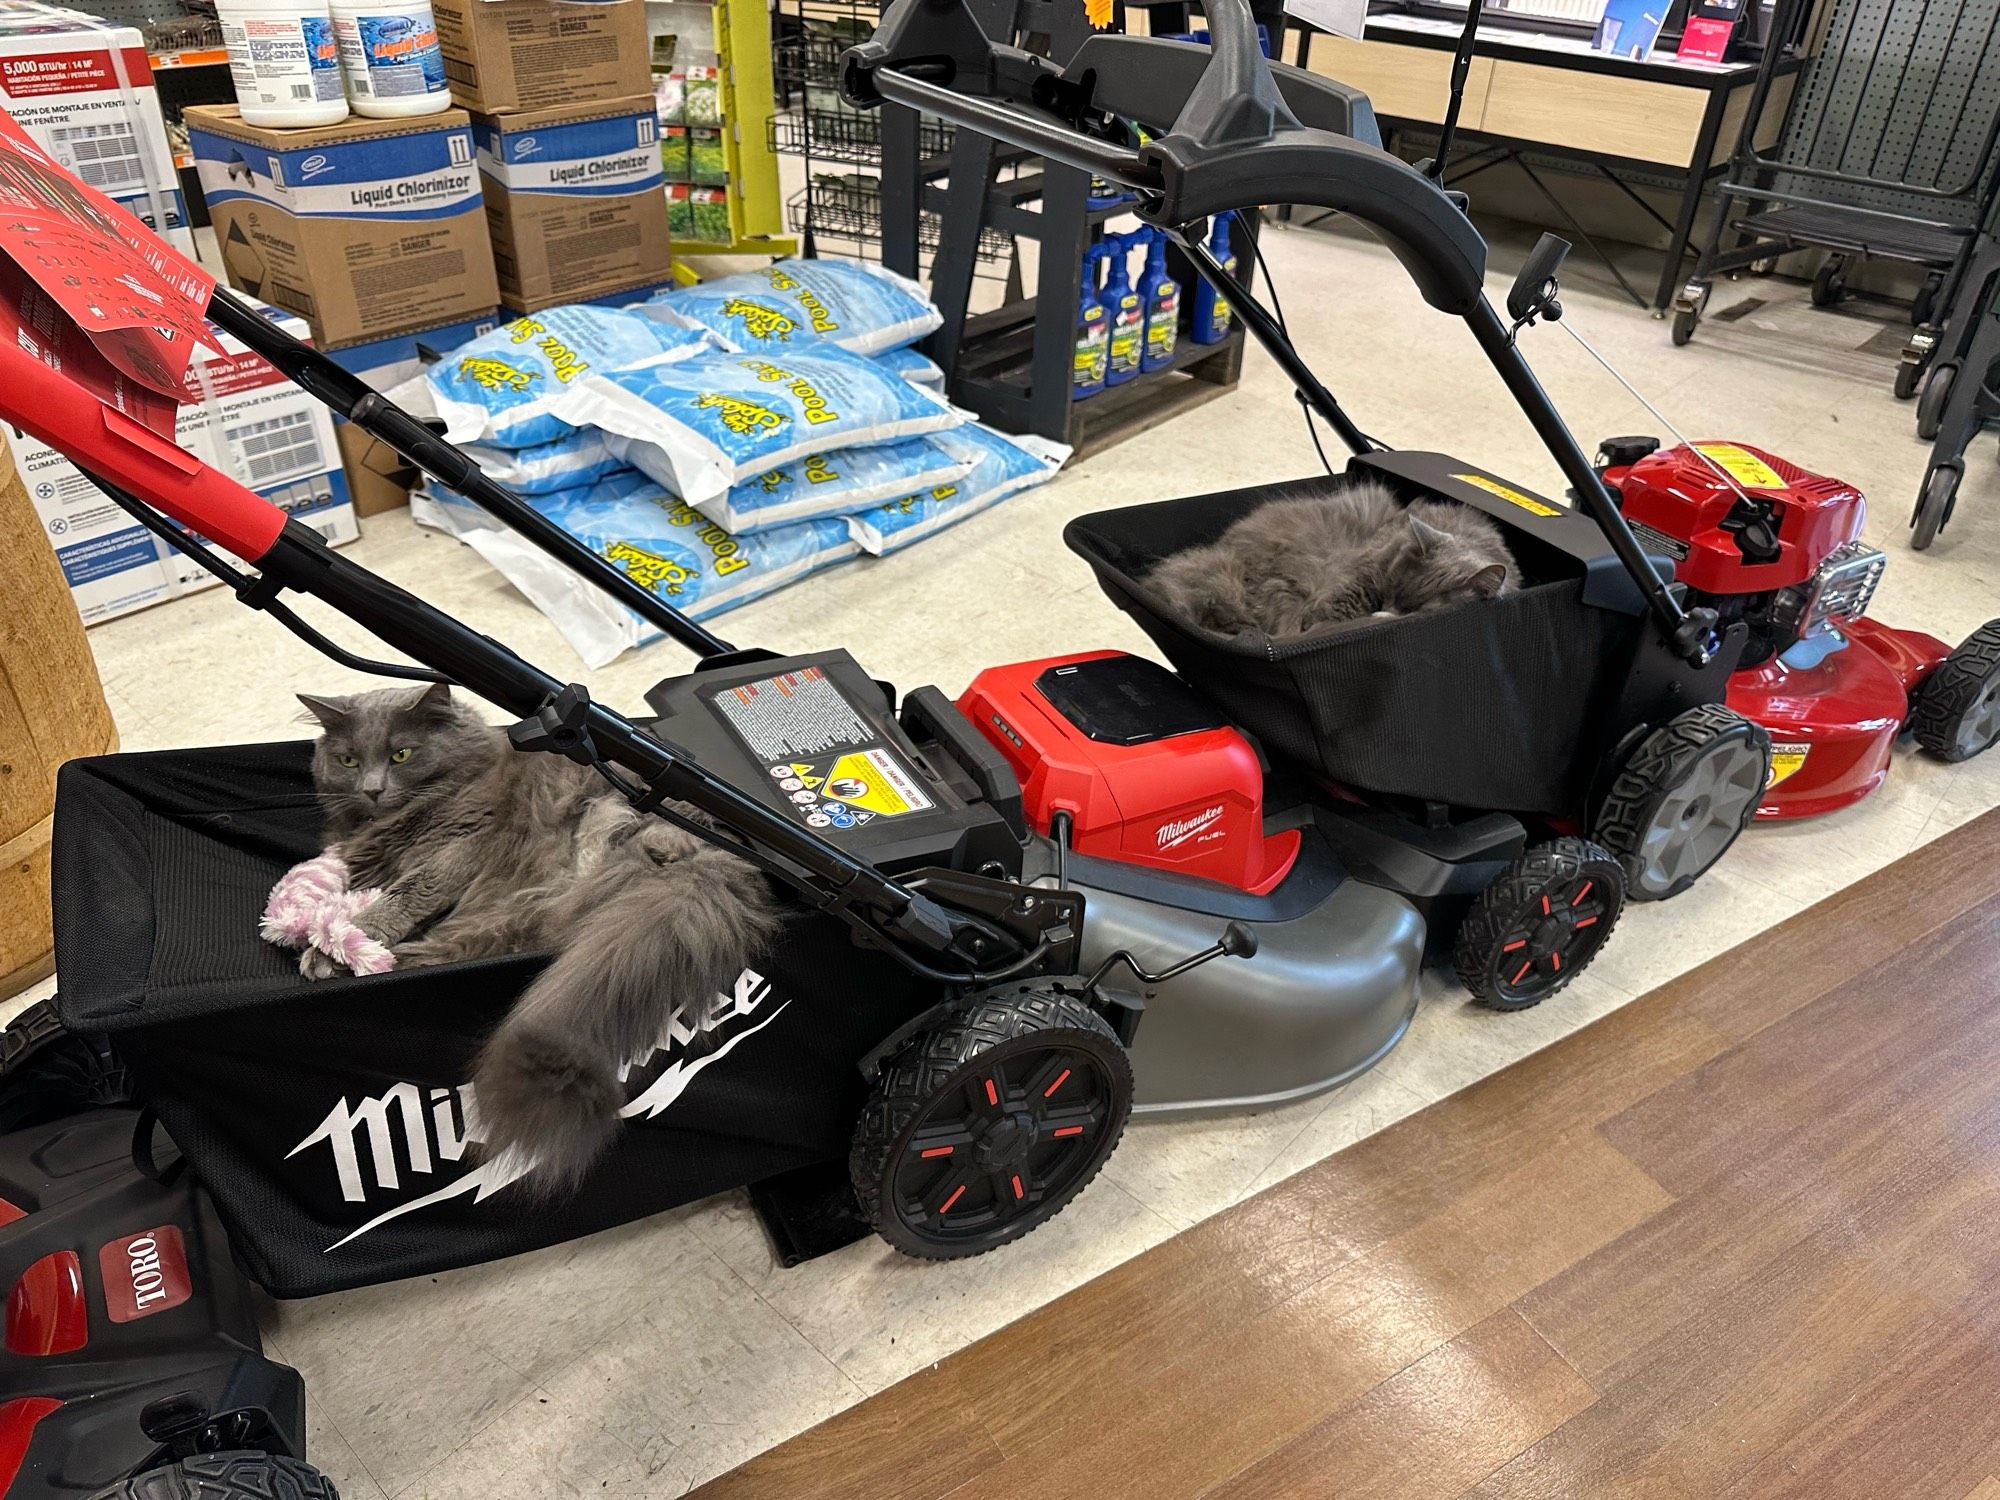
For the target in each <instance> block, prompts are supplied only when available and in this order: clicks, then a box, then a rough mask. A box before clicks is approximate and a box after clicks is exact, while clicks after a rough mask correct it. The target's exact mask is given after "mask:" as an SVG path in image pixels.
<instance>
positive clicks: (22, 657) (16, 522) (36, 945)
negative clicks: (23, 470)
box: [0, 435, 118, 995]
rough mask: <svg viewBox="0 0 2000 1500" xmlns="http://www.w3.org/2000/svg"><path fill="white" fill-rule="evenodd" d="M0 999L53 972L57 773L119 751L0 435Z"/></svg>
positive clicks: (55, 568) (73, 615)
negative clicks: (77, 761) (82, 758)
mask: <svg viewBox="0 0 2000 1500" xmlns="http://www.w3.org/2000/svg"><path fill="white" fill-rule="evenodd" d="M0 473H4V476H5V482H4V483H0V599H4V600H5V604H4V607H0V995H9V994H12V993H14V992H15V991H16V990H19V989H21V988H23V987H25V986H26V985H29V984H32V983H33V982H34V981H35V980H37V979H40V978H42V977H43V976H44V975H46V974H47V973H48V971H49V968H50V966H51V964H52V963H53V961H54V953H53V938H52V935H51V930H50V921H51V918H50V909H49V836H50V831H51V828H52V815H53V813H54V811H55V799H56V768H57V767H58V766H60V765H61V764H62V763H63V762H64V761H66V760H71V759H74V758H75V757H77V756H79V755H103V754H106V753H108V752H109V751H111V750H114V749H116V748H117V744H118V734H117V728H116V726H115V725H114V724H113V723H112V720H111V709H110V706H109V705H108V704H107V703H106V702H105V701H104V687H103V684H102V683H101V682H100V681H99V679H98V676H97V663H96V662H95V661H94V660H93V659H92V657H91V654H90V643H89V642H88V641H87V640H86V639H85V637H84V631H83V621H82V620H81V619H80V618H78V616H77V612H76V604H75V603H74V601H72V600H71V598H70V594H69V585H68V583H67V582H65V580H64V578H63V572H62V566H61V564H59V563H58V562H57V561H56V555H55V551H54V549H53V548H51V547H50V546H49V543H48V538H47V536H46V535H45V534H44V533H43V530H42V523H41V519H40V517H39V516H37V515H36V513H35V507H34V503H33V502H32V501H31V500H30V499H29V498H28V491H27V487H26V486H25V485H24V484H23V483H22V482H21V476H20V475H19V473H18V472H16V470H15V467H14V456H13V454H12V453H11V452H10V451H8V449H7V447H6V443H5V438H4V435H0Z"/></svg>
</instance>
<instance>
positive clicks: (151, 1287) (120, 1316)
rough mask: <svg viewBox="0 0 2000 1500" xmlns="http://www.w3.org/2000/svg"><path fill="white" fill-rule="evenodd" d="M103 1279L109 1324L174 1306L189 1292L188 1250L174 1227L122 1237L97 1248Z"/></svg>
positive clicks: (164, 1227)
mask: <svg viewBox="0 0 2000 1500" xmlns="http://www.w3.org/2000/svg"><path fill="white" fill-rule="evenodd" d="M97 1269H98V1271H99V1273H100V1274H101V1275H102V1276H103V1277H104V1310H105V1311H106V1312H107V1313H109V1314H110V1315H111V1321H112V1322H114V1323H131V1322H134V1321H136V1320H137V1319H139V1318H150V1317H151V1316H152V1315H153V1314H154V1313H162V1312H165V1311H166V1310H167V1309H168V1308H170V1307H179V1306H180V1305H181V1304H182V1303H183V1302H185V1301H187V1299H188V1298H189V1297H191V1296H193V1295H194V1285H193V1283H192V1282H191V1281H190V1280H189V1278H188V1263H187V1249H186V1247H185V1246H184V1245H183V1244H182V1243H181V1232H180V1229H179V1227H178V1226H176V1225H173V1224H162V1225H161V1226H160V1227H159V1228H158V1229H148V1230H144V1231H143V1232H141V1233H139V1234H127V1235H121V1236H119V1238H117V1239H115V1240H113V1241H111V1243H109V1244H108V1245H103V1246H100V1247H99V1248H98V1251H97Z"/></svg>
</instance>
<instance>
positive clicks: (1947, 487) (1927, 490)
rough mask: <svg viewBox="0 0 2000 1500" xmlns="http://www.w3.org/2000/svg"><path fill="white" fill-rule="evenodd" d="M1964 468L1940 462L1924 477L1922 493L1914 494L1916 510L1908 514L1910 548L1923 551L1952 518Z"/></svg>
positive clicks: (1914, 550) (1963, 476) (1913, 550)
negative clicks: (1909, 515) (1915, 495)
mask: <svg viewBox="0 0 2000 1500" xmlns="http://www.w3.org/2000/svg"><path fill="white" fill-rule="evenodd" d="M1964 478H1965V470H1964V469H1962V468H1960V467H1959V466H1958V465H1957V464H1939V465H1938V466H1937V467H1936V468H1935V469H1932V470H1931V472H1930V474H1929V476H1928V477H1927V478H1926V479H1925V480H1924V492H1923V493H1922V494H1921V495H1919V496H1918V497H1917V513H1916V514H1915V515H1913V516H1911V517H1910V550H1911V551H1912V552H1922V551H1925V550H1926V549H1928V548H1929V547H1930V544H1931V543H1932V542H1934V541H1936V540H1937V539H1938V533H1939V532H1940V531H1943V530H1944V523H1945V522H1947V521H1949V520H1950V519H1951V512H1952V507H1953V506H1954V505H1955V504H1957V502H1958V486H1959V482H1960V481H1961V480H1963V479H1964Z"/></svg>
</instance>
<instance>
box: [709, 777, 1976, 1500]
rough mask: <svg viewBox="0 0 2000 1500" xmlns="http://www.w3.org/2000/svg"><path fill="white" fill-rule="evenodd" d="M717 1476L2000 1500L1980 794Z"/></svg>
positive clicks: (828, 1496)
mask: <svg viewBox="0 0 2000 1500" xmlns="http://www.w3.org/2000/svg"><path fill="white" fill-rule="evenodd" d="M1755 836H1756V835H1755V834H1752V835H1751V837H1753V838H1754V837H1755ZM1650 915H1651V913H1649V912H1647V911H1645V910H1644V909H1635V910H1633V911H1632V912H1629V913H1628V915H1627V920H1628V921H1634V922H1643V921H1645V920H1647V919H1648V917H1649V916H1650ZM1553 1003H1556V1004H1560V1003H1561V1002H1560V1000H1558V1001H1556V1002H1553ZM1000 1253H1001V1254H1003V1255H1004V1254H1005V1253H1006V1252H1005V1251H1001V1252H1000ZM699 1494H700V1495H701V1496H702V1497H704V1500H764V1497H786V1500H790V1497H793V1496H800V1497H811V1500H847V1497H852V1500H944V1497H950V1500H1026V1497H1036V1500H1062V1497H1079V1500H1081V1497H1088V1500H1118V1497H1124V1496H1132V1497H1145V1500H1172V1497H1181V1496H1186V1497H1195V1496H1202V1497H1213V1500H1265V1497H1278V1496H1301V1497H1321V1496H1326V1497H1335V1496H1337V1497H1342V1500H1347V1497H1363V1496H1366V1497H1398V1500H1400V1497H1412V1496H1424V1497H1430V1496H1439V1497H1442V1496H1458V1495H1476V1496H1481V1497H1487V1496H1519V1497H1535V1500H1546V1497H1558V1496H1586V1497H1598V1496H1645V1497H1666V1496H1675V1497H1678V1496H1701V1497H1709V1496H1715V1497H1746V1500H1748V1497H1754V1500H1776V1497H1784V1496H1798V1497H1802V1500H1803V1497H1810V1500H1839V1497H1848V1496H1853V1497H1867V1500H1895V1497H1904V1496H1909V1497H1937V1500H2000V813H1990V814H1987V815H1986V816H1984V817H1982V818H1980V819H1979V820H1977V821H1976V822H1974V823H1972V824H1970V825H1968V826H1966V827H1964V828H1961V829H1959V830H1958V831H1956V832H1954V833H1952V834H1949V835H1947V836H1946V837H1944V838H1942V839H1939V840H1937V841H1936V842H1935V843H1932V844H1929V845H1927V846H1926V847H1924V848H1921V849H1919V850H1917V851H1916V852H1915V853H1913V854H1910V855H1908V856H1907V857H1905V858H1904V859H1902V860H1900V861H1899V862H1897V863H1895V864H1893V865H1890V866H1889V867H1887V868H1885V869H1883V870H1881V871H1880V872H1879V873H1877V874H1875V875H1873V876H1871V877H1869V878H1868V879H1866V880H1863V881H1862V882H1860V883H1859V884H1858V885H1854V886H1851V887H1849V888H1848V889H1846V890H1845V891H1842V892H1841V893H1840V894H1838V895H1836V896H1833V897H1832V898H1830V899H1829V900H1827V901H1825V902H1823V903H1821V904H1820V905H1818V906H1815V907H1812V908H1811V909H1809V910H1807V911H1805V912H1803V913H1801V914H1800V915H1798V916H1796V917H1794V918H1792V919H1791V920H1789V921H1787V922H1785V923H1784V924H1783V925H1781V926H1779V927H1776V928H1774V929H1773V930H1771V931H1769V932H1767V933H1765V934H1763V935H1762V936H1760V937H1757V938H1755V939H1753V940H1751V941H1750V942H1749V943H1747V944H1745V945H1744V946H1742V947H1740V948H1737V949H1735V950H1733V951H1732V952H1730V953H1727V954H1724V955H1723V956H1721V957H1719V958H1716V959H1714V960H1712V961H1710V962H1709V963H1707V964H1704V965H1703V966H1701V967H1700V968H1697V969H1695V970H1692V971H1691V972H1689V973H1687V974H1686V975H1684V976H1683V977H1681V978H1680V979H1677V980H1675V981H1673V982H1672V983H1670V984H1668V985H1666V986H1664V987H1663V988H1661V989H1658V990H1656V991H1654V992H1653V993H1652V994H1650V995H1648V996H1646V997H1644V998H1643V999H1641V1000H1638V1001H1635V1002H1634V1003H1632V1004H1631V1005H1629V1006H1627V1007H1625V1008H1624V1009H1622V1010H1619V1011H1616V1012H1614V1013H1613V1014H1611V1015H1609V1016H1607V1017H1606V1018H1604V1019H1603V1020H1600V1021H1598V1022H1597V1023H1596V1024H1594V1025H1592V1026H1589V1027H1587V1028H1585V1029H1584V1030H1582V1031H1580V1032H1577V1033H1576V1034H1575V1035H1573V1036H1570V1037H1569V1038H1567V1039H1566V1040H1564V1041H1562V1042H1559V1043H1558V1044H1556V1045H1555V1046H1552V1047H1550V1048H1548V1049H1547V1050H1545V1051H1543V1052H1540V1053H1537V1054H1535V1055H1534V1056H1532V1057H1529V1058H1527V1059H1525V1060H1523V1061H1521V1062H1519V1063H1517V1064H1515V1065H1513V1066H1512V1067H1509V1068H1507V1069H1506V1070H1505V1071H1503V1072H1500V1073H1497V1074H1494V1075H1493V1076H1491V1077H1489V1078H1486V1079H1485V1080H1483V1081H1481V1082H1479V1083H1476V1084H1474V1085H1473V1086H1472V1087H1470V1088H1467V1089H1465V1090H1463V1091H1462V1092H1460V1093H1458V1094H1455V1095H1453V1096H1452V1097H1450V1098H1448V1099H1446V1100H1444V1101H1442V1102H1440V1103H1438V1104H1435V1105H1433V1106H1431V1107H1430V1108H1428V1109H1426V1110H1424V1111H1422V1112H1421V1113H1419V1114H1416V1115H1413V1116H1411V1117H1410V1118H1408V1119H1406V1120H1404V1121H1402V1122H1400V1123H1398V1124H1396V1125H1393V1126H1391V1127H1390V1128H1389V1129H1387V1130H1385V1131H1383V1132H1382V1133H1380V1134H1378V1135H1375V1136H1372V1137H1370V1138H1369V1139H1367V1140H1364V1141H1362V1142H1361V1143H1360V1144H1358V1145H1356V1146H1353V1147H1351V1148H1349V1149H1348V1150H1346V1151H1343V1152H1341V1153H1339V1154H1338V1155H1335V1156H1332V1157H1329V1158H1328V1159H1326V1160H1325V1161H1322V1162H1321V1163H1319V1164H1318V1165H1317V1166H1314V1167H1311V1168H1309V1169H1308V1170H1306V1171H1304V1172H1301V1173H1299V1174H1298V1175H1297V1176H1295V1177H1292V1178H1289V1179H1287V1180H1286V1181H1284V1182H1282V1183H1280V1184H1278V1185H1277V1186H1275V1187H1273V1188H1271V1189H1269V1190H1267V1191H1265V1192H1263V1193H1262V1194H1260V1195H1258V1196H1257V1197H1255V1198H1252V1199H1249V1200H1247V1201H1245V1202H1243V1203H1241V1204H1239V1205H1238V1206H1236V1207H1234V1208H1232V1209H1229V1210H1226V1211H1225V1212H1223V1213H1221V1214H1218V1215H1217V1216H1215V1217H1214V1218H1212V1219H1209V1220H1207V1221H1206V1222H1204V1223H1201V1224H1199V1225H1197V1226H1196V1227H1195V1228H1193V1229H1191V1230H1189V1231H1187V1232H1185V1233H1183V1234H1181V1235H1179V1236H1177V1237H1175V1238H1173V1239H1171V1240H1169V1241H1167V1242H1165V1243H1164V1244H1161V1245H1160V1246H1158V1247H1157V1248H1155V1249H1153V1250H1151V1251H1149V1252H1147V1253H1145V1254H1143V1255H1141V1256H1139V1257H1138V1258H1136V1259H1134V1260H1132V1261H1129V1262H1127V1263H1126V1264H1124V1265H1122V1266H1120V1267H1118V1268H1117V1269H1116V1270H1114V1271H1111V1272H1110V1273H1108V1274H1106V1275H1105V1276H1102V1277H1100V1278H1099V1279H1098V1280H1096V1281H1093V1282H1090V1283H1089V1284H1087V1285H1085V1286H1083V1287H1081V1288H1079V1289H1078V1290H1076V1291H1075V1292H1072V1293H1070V1294H1069V1295H1068V1296H1065V1297H1062V1298H1060V1299H1059V1300H1057V1301H1055V1302H1053V1303H1051V1304H1049V1305H1047V1306H1045V1307H1043V1308H1041V1309H1040V1310H1039V1311H1037V1312H1034V1313H1032V1314H1031V1315H1029V1316H1027V1317H1025V1318H1023V1319H1021V1320H1020V1321H1018V1322H1016V1323H1014V1324H1012V1325H1010V1326H1008V1327H1006V1328H1004V1329H1002V1330H1001V1331H1000V1332H998V1333H996V1334H994V1335H992V1336H991V1337H989V1338H986V1339H984V1340H982V1341H980V1342H979V1343H977V1344H974V1345H972V1346H971V1347H969V1348H967V1349H965V1350H963V1351H962V1352H960V1353H958V1354H956V1355H954V1356H952V1357H951V1358H949V1359H946V1360H944V1361H943V1362H942V1363H940V1364H938V1365H935V1366H933V1367H931V1368H929V1369H926V1370H924V1371H922V1372H920V1373H919V1374H917V1375H915V1376H913V1377H912V1378H910V1379H907V1380H905V1381H903V1382H902V1383H900V1384H898V1385H896V1386H893V1387H891V1388H890V1389H888V1390H887V1391H884V1392H883V1393H881V1394H880V1395H878V1396H876V1397H874V1398H873V1399H871V1400H869V1401H866V1402H863V1403H862V1404H861V1405H859V1406H856V1407H854V1408H852V1409H850V1410H848V1411H846V1412H844V1413H842V1414H841V1415H839V1416H837V1417H834V1418H833V1419H831V1420H830V1421H828V1422H826V1423H824V1424H822V1425H821V1426H819V1427H816V1428H814V1429H812V1430H811V1431H809V1432H807V1433H804V1434H803V1435H801V1436H800V1437H798V1438H795V1439H793V1440H792V1441H791V1442H788V1443H785V1444H782V1445H781V1446H779V1447H776V1448H774V1449H772V1450H770V1451H768V1452H766V1453H764V1454H762V1455H761V1456H759V1457H758V1458H756V1459H753V1460H752V1461H750V1462H749V1463H747V1464H745V1465H744V1466H743V1467H741V1468H739V1469H737V1470H735V1471H734V1472H732V1473H730V1474H727V1475H724V1476H723V1477H721V1478H720V1479H717V1480H715V1481H713V1482H712V1483H711V1484H709V1485H708V1486H706V1487H705V1488H703V1489H702V1490H700V1491H699Z"/></svg>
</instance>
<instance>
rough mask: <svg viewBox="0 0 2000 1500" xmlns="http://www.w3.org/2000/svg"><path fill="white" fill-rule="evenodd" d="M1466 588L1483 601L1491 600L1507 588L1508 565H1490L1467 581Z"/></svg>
mask: <svg viewBox="0 0 2000 1500" xmlns="http://www.w3.org/2000/svg"><path fill="white" fill-rule="evenodd" d="M1465 586H1466V587H1467V588H1469V589H1471V590H1472V592H1473V593H1475V594H1477V595H1479V597H1480V598H1482V599H1491V598H1492V597H1493V596H1494V595H1495V594H1498V593H1499V592H1500V591H1501V590H1502V589H1504V588H1505V587H1507V565H1506V564H1505V563H1488V564H1487V565H1486V566H1485V567H1483V568H1481V569H1480V570H1479V571H1478V572H1477V573H1474V574H1473V575H1472V576H1471V577H1470V578H1468V579H1466V580H1465Z"/></svg>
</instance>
